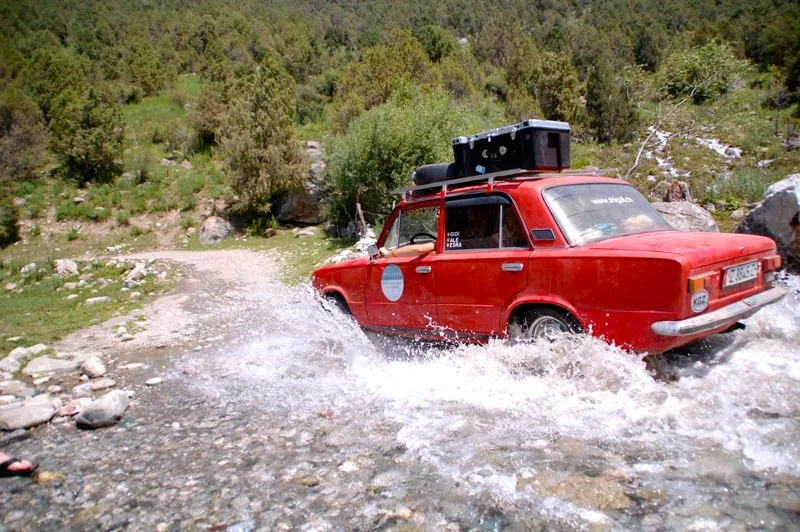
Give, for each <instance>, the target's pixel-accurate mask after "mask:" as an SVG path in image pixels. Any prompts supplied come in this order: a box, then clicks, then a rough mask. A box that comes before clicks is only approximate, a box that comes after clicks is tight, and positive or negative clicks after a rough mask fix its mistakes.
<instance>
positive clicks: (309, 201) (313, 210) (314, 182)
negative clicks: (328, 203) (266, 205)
mask: <svg viewBox="0 0 800 532" xmlns="http://www.w3.org/2000/svg"><path fill="white" fill-rule="evenodd" d="M306 153H307V154H308V160H309V162H310V163H311V166H310V170H309V173H308V176H307V177H306V180H305V183H304V184H303V186H302V187H301V188H298V189H296V190H290V191H288V192H285V193H283V194H280V195H279V196H278V197H277V198H275V201H274V202H273V204H272V211H273V212H274V213H275V218H276V219H277V220H278V221H279V222H281V223H296V224H308V225H316V224H319V223H320V222H322V212H321V210H320V203H321V202H322V178H323V176H324V175H325V152H324V151H323V149H322V145H320V143H319V142H316V141H309V142H308V143H307V144H306Z"/></svg>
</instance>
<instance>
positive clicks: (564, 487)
mask: <svg viewBox="0 0 800 532" xmlns="http://www.w3.org/2000/svg"><path fill="white" fill-rule="evenodd" d="M526 489H530V490H531V491H532V492H533V493H535V494H536V495H538V496H540V497H558V498H559V499H564V500H567V501H569V502H571V503H573V504H576V505H578V506H583V507H589V508H596V509H598V510H622V509H624V508H627V507H629V506H630V505H631V500H630V498H628V496H627V495H625V492H624V490H623V487H622V485H621V484H620V483H619V482H615V481H613V480H609V479H604V478H600V477H584V476H572V475H565V474H559V473H547V472H545V473H537V474H535V475H531V476H527V477H523V478H521V479H519V480H518V481H517V490H518V491H524V490H526Z"/></svg>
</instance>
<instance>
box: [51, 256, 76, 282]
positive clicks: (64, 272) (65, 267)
mask: <svg viewBox="0 0 800 532" xmlns="http://www.w3.org/2000/svg"><path fill="white" fill-rule="evenodd" d="M54 266H55V270H56V273H57V274H58V276H59V277H61V278H62V279H66V278H67V277H72V276H73V275H78V265H77V264H76V263H75V261H74V260H69V259H59V260H57V261H55V264H54Z"/></svg>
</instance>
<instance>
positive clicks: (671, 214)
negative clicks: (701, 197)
mask: <svg viewBox="0 0 800 532" xmlns="http://www.w3.org/2000/svg"><path fill="white" fill-rule="evenodd" d="M652 205H653V207H654V208H655V209H656V210H657V211H658V212H659V214H661V216H663V217H664V219H665V220H666V221H667V223H669V224H670V225H671V226H672V227H674V228H675V229H677V230H679V231H700V232H706V233H719V227H717V222H716V221H715V220H714V217H713V216H711V213H710V212H708V211H707V210H705V209H704V208H702V207H700V206H699V205H696V204H694V203H690V202H688V201H674V202H656V203H653V204H652Z"/></svg>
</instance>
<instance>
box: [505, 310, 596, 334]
mask: <svg viewBox="0 0 800 532" xmlns="http://www.w3.org/2000/svg"><path fill="white" fill-rule="evenodd" d="M514 325H515V326H514V327H512V328H510V329H509V332H510V336H511V337H512V338H513V339H514V340H517V341H523V342H533V341H536V340H547V341H549V342H553V341H555V340H556V339H558V338H559V337H560V336H563V335H565V334H578V333H580V332H582V330H583V329H582V327H581V325H580V323H578V321H577V320H576V319H575V318H574V317H572V315H571V314H569V313H568V312H564V311H562V310H558V309H555V308H551V307H540V308H535V309H531V310H529V311H527V312H526V313H525V314H524V317H523V318H522V320H521V321H517V322H516V323H515V324H514Z"/></svg>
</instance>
